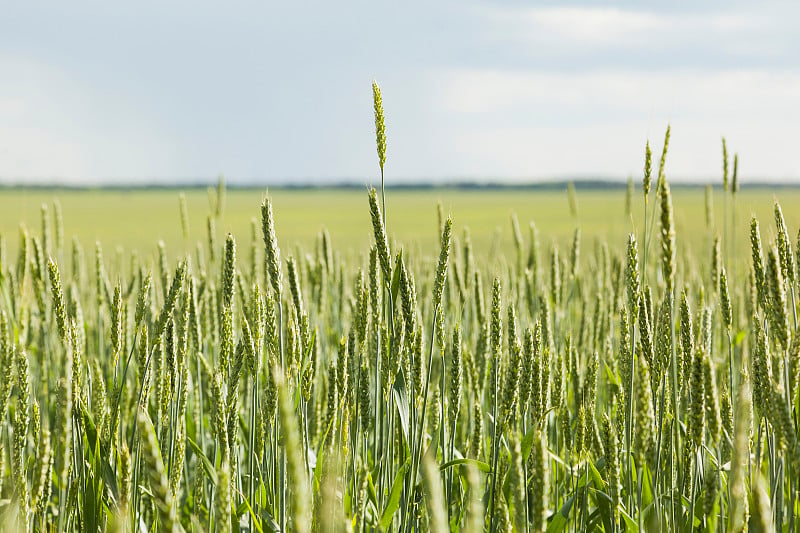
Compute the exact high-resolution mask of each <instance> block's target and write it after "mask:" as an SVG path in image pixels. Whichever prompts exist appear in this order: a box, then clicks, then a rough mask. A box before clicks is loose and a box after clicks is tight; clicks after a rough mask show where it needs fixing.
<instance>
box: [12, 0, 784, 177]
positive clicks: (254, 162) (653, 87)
mask: <svg viewBox="0 0 800 533" xmlns="http://www.w3.org/2000/svg"><path fill="white" fill-rule="evenodd" d="M798 15H800V5H798V4H796V3H793V2H788V1H780V2H774V1H770V2H762V3H759V4H757V5H755V4H751V3H748V2H744V1H737V2H721V1H716V0H715V1H711V2H703V3H702V4H701V3H695V2H688V1H687V2H683V1H681V2H674V3H670V4H668V5H664V4H663V3H658V2H633V1H624V2H614V3H609V2H591V1H583V2H578V1H574V0H570V1H568V2H554V1H547V2H537V3H536V4H528V3H523V2H490V1H468V2H457V1H455V0H445V1H443V2H439V3H436V4H433V5H429V4H427V3H424V2H419V1H416V0H414V1H412V2H411V3H404V4H402V5H394V4H383V3H375V2H366V1H356V2H346V3H337V4H335V5H334V4H329V3H326V2H319V1H314V2H304V3H302V4H301V3H298V4H283V3H276V2H258V1H254V0H246V1H238V2H233V3H229V4H226V5H225V6H221V5H217V4H216V3H213V2H202V1H201V2H188V1H178V2H170V3H160V2H155V1H153V0H146V1H143V2H139V3H136V4H131V5H110V4H106V3H102V2H97V1H89V2H85V3H81V4H70V5H63V4H60V3H57V2H41V1H36V2H28V3H16V4H11V5H9V6H7V8H6V13H5V14H4V17H3V18H2V20H0V32H2V33H1V34H2V35H3V37H2V38H0V65H2V66H3V68H2V69H0V183H6V184H7V183H22V184H26V185H34V184H45V183H55V184H64V185H121V184H127V185H136V184H147V183H154V182H155V183H161V184H171V185H177V186H179V185H181V184H184V183H190V182H191V183H194V182H197V181H203V182H205V181H208V182H214V181H215V180H216V176H217V174H218V173H223V174H224V175H225V177H226V179H227V181H228V182H229V183H231V184H233V185H236V184H243V183H255V182H257V183H259V184H260V183H263V184H273V185H280V184H292V183H296V182H303V183H308V182H311V183H319V184H330V183H338V182H341V181H348V182H350V183H353V184H358V183H362V182H363V183H374V182H375V180H379V178H378V166H377V156H376V154H375V146H374V144H375V141H374V125H373V117H372V100H371V97H372V95H371V88H370V84H371V82H372V80H373V79H376V80H377V81H378V82H379V83H380V84H381V87H382V89H383V98H384V107H385V111H386V120H387V136H388V158H387V163H386V175H387V180H388V181H389V182H390V183H407V182H422V181H425V180H432V181H434V182H439V183H441V182H446V181H458V182H486V181H490V182H508V183H520V182H533V181H553V180H555V181H563V180H582V179H591V178H602V179H617V180H620V181H624V180H625V179H627V176H629V175H632V176H633V177H634V180H635V181H638V180H639V179H640V177H641V171H642V166H643V159H644V145H645V142H646V141H647V140H648V139H649V140H650V143H651V146H652V147H653V151H654V154H655V157H656V158H657V157H658V154H659V153H660V150H661V143H662V140H663V135H664V130H665V128H666V126H667V124H668V123H669V124H671V126H672V139H671V143H670V154H669V157H668V159H667V175H668V176H669V178H670V179H671V180H672V181H673V182H676V183H677V182H694V183H708V182H717V181H719V180H721V175H722V161H721V160H722V154H721V138H722V137H723V136H725V137H726V138H727V141H728V149H729V152H730V155H731V159H732V157H733V154H734V153H738V154H739V171H740V179H741V182H742V183H743V184H746V183H752V182H757V181H762V182H765V183H766V182H770V183H798V182H800V166H798V164H797V162H796V158H794V157H793V154H794V153H795V151H796V148H795V146H796V144H797V140H796V136H797V134H796V124H798V123H800V103H798V97H797V95H798V94H800V57H798V56H797V54H796V53H795V52H796V50H797V49H799V48H800V34H798V33H797V32H796V31H794V27H793V26H794V22H793V21H795V20H797V16H798Z"/></svg>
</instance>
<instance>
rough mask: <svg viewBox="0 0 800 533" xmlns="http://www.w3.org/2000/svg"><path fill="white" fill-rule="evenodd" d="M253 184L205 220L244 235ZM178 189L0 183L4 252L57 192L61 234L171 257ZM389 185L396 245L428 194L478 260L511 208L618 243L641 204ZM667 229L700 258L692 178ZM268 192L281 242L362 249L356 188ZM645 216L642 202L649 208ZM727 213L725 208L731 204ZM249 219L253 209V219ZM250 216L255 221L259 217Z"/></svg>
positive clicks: (750, 209)
mask: <svg viewBox="0 0 800 533" xmlns="http://www.w3.org/2000/svg"><path fill="white" fill-rule="evenodd" d="M640 189H641V183H637V184H636V192H635V193H634V198H633V200H634V201H635V202H637V201H638V200H640V198H641V190H640ZM265 190H266V189H264V190H260V189H228V190H227V191H226V194H225V196H226V200H225V209H224V213H223V216H222V217H221V219H218V220H216V222H215V224H216V226H217V227H216V230H217V232H218V234H219V235H220V236H222V235H225V234H226V233H228V232H231V233H233V235H234V236H236V237H237V239H240V240H241V239H249V237H250V236H251V234H252V228H251V223H252V219H253V218H254V217H255V218H256V219H257V218H258V212H257V210H258V206H259V205H260V203H261V200H262V198H263V196H264V194H265ZM181 192H182V191H181V189H179V188H175V189H167V190H164V189H149V190H148V189H129V190H113V189H111V190H108V189H106V190H103V189H100V190H82V189H78V190H64V189H61V190H47V189H44V190H42V189H33V190H24V189H22V190H21V189H5V190H2V191H0V235H3V236H5V237H6V241H7V246H8V249H9V252H10V253H12V254H14V253H16V249H17V248H16V245H17V234H18V232H19V226H20V224H25V225H26V226H27V227H28V228H30V229H32V230H34V229H36V228H38V227H39V226H40V225H41V206H42V205H43V204H45V205H50V207H49V208H50V210H51V211H52V209H53V208H52V205H51V204H52V202H53V200H58V201H59V202H60V204H61V209H62V213H63V217H64V221H65V222H64V223H65V226H66V229H65V232H66V238H67V239H68V240H69V239H71V238H72V237H73V236H75V237H77V238H78V240H79V241H80V243H81V244H82V245H83V247H85V248H87V249H90V248H91V247H92V246H93V245H94V242H95V241H99V242H100V243H101V244H102V245H103V247H104V248H105V249H106V251H107V252H108V253H112V252H114V251H115V250H116V249H117V248H118V247H121V248H122V249H123V250H124V252H125V254H126V255H127V254H128V253H130V252H131V251H134V250H135V251H136V252H138V253H139V254H140V255H141V256H143V257H146V256H148V255H152V254H153V253H154V252H155V248H156V243H157V242H158V241H159V240H163V241H164V243H165V244H166V248H167V250H168V252H169V254H170V255H171V256H173V257H177V255H178V254H183V253H185V252H186V251H191V250H192V249H193V248H194V247H195V244H196V242H197V241H201V242H203V241H205V240H206V238H207V219H208V216H209V194H208V192H207V191H206V190H205V189H197V188H193V189H192V188H190V189H186V190H185V191H183V194H184V195H185V197H186V205H187V208H188V215H189V220H188V222H189V239H188V240H186V239H184V236H183V232H182V227H181V219H180V209H179V194H181ZM387 194H388V200H387V202H388V205H389V208H388V210H389V213H388V216H387V224H388V225H389V226H390V235H389V237H390V239H392V240H394V241H396V242H397V243H399V244H402V245H403V246H409V247H412V248H414V249H418V250H419V251H421V252H423V253H424V254H425V255H428V256H435V255H436V254H437V253H438V249H439V245H440V240H441V235H439V234H438V233H439V222H438V205H439V204H441V205H442V208H443V210H444V212H445V213H449V214H450V215H452V217H453V224H454V229H455V235H456V236H457V237H462V236H463V228H469V231H470V235H471V238H472V243H473V246H474V248H475V252H476V256H477V257H478V258H480V259H481V260H484V259H486V260H488V259H489V258H490V257H495V258H496V257H497V254H494V253H490V252H493V251H499V252H502V253H504V254H510V253H512V252H513V248H514V240H513V236H512V227H511V215H512V213H516V215H517V218H518V220H519V224H520V226H521V229H522V230H523V231H524V232H525V233H527V228H528V225H529V223H530V222H533V223H535V224H536V226H537V228H538V229H539V231H540V232H541V235H542V238H543V239H545V240H544V243H545V244H548V243H549V242H550V241H552V240H556V241H559V242H561V243H562V244H564V243H568V241H569V240H570V239H571V238H572V234H573V232H574V230H575V228H576V227H578V226H580V227H581V231H582V235H583V237H584V239H585V242H586V243H589V244H592V243H593V242H595V241H597V240H598V239H599V240H605V241H607V242H609V244H611V243H614V242H616V243H618V244H619V243H624V241H625V239H626V237H627V234H628V233H630V232H632V231H634V229H636V228H643V227H644V225H643V216H644V211H643V209H642V205H640V204H641V202H640V201H638V202H637V203H635V204H634V205H633V206H632V207H633V209H632V215H633V216H632V217H631V216H628V215H627V214H626V212H625V191H624V189H619V188H615V189H611V190H599V189H588V190H584V189H580V188H579V189H578V190H577V199H578V205H577V207H578V213H577V215H578V216H577V217H575V216H573V215H572V213H571V211H570V207H569V201H568V196H567V194H566V189H565V188H564V187H561V188H560V189H559V190H551V189H525V188H520V189H512V190H503V189H487V190H464V189H452V188H450V189H448V188H441V189H439V188H434V189H416V190H407V189H397V190H393V189H390V190H389V192H388V193H387ZM672 194H673V198H674V202H673V204H674V206H675V224H676V231H677V232H678V233H679V234H680V235H681V237H682V238H681V239H680V240H679V242H678V246H679V247H681V248H682V247H684V246H685V247H688V249H689V251H690V253H691V254H692V255H694V256H696V257H698V258H705V256H704V255H703V254H706V255H707V253H709V252H708V246H710V244H709V242H710V241H709V239H710V238H711V237H712V236H713V235H714V234H715V232H716V233H721V231H722V228H721V227H720V221H716V223H712V225H711V226H710V227H709V226H708V225H707V223H706V219H705V216H706V215H705V194H704V190H703V188H702V187H696V186H695V187H680V186H676V187H674V188H673V190H672ZM270 196H271V197H272V198H273V203H274V205H275V207H276V213H275V224H276V230H277V231H278V233H279V235H281V237H282V240H283V241H284V242H285V243H286V244H285V245H284V246H286V247H288V248H289V249H293V248H295V247H298V246H299V247H301V248H303V249H305V250H308V249H309V248H311V247H313V245H314V242H315V240H316V239H317V238H318V236H319V232H320V231H321V230H322V229H323V228H325V229H327V231H328V232H329V234H330V236H331V239H332V241H333V243H334V245H335V246H336V248H337V250H339V251H340V252H341V253H343V254H345V255H347V256H349V257H351V258H352V257H357V256H358V255H359V254H364V253H365V251H366V250H368V247H369V244H370V242H371V240H372V239H373V236H372V230H371V226H370V224H371V222H370V219H369V211H368V210H367V209H365V197H366V186H365V187H364V189H363V190H362V189H357V188H356V189H351V188H347V189H336V188H324V187H321V188H309V189H281V188H273V189H271V190H270ZM712 196H713V197H714V199H715V210H716V216H717V218H719V219H721V218H722V216H723V213H722V211H723V204H722V200H723V198H724V196H723V191H722V190H721V188H720V187H719V186H717V188H716V189H715V190H714V191H713V193H712ZM776 197H778V198H780V199H781V200H782V201H783V203H784V204H785V205H786V206H797V205H800V190H798V189H796V188H792V187H781V188H778V189H776V190H770V189H768V188H747V189H743V190H741V191H740V192H739V193H738V195H737V207H736V215H737V219H736V221H735V225H736V227H737V228H738V230H739V231H740V232H744V231H746V229H747V226H748V224H749V221H750V216H751V215H756V216H757V217H759V218H761V219H765V218H768V217H770V216H771V212H772V203H773V200H774V198H776ZM784 214H785V217H786V220H787V223H788V224H789V225H790V226H791V227H796V226H797V225H798V223H800V210H798V209H793V208H790V209H786V211H785V213H784ZM650 215H651V216H652V211H651V213H650ZM731 215H732V213H731ZM257 222H258V221H257ZM258 223H259V224H260V222H258Z"/></svg>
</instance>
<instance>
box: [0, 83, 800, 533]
mask: <svg viewBox="0 0 800 533" xmlns="http://www.w3.org/2000/svg"><path fill="white" fill-rule="evenodd" d="M374 97H375V98H374V110H375V123H376V141H377V152H378V162H379V165H378V169H379V171H380V178H378V177H376V178H375V188H372V187H369V188H366V189H365V190H362V191H348V192H341V193H331V192H330V191H327V192H326V191H322V192H320V191H316V192H315V191H306V190H300V191H281V190H277V191H268V192H267V193H266V194H264V195H263V196H261V194H260V193H255V192H253V191H233V190H231V191H226V189H225V186H224V182H223V181H222V180H220V183H219V186H218V187H216V188H211V189H209V191H208V192H206V191H202V192H199V191H189V193H187V194H185V195H184V194H181V195H177V193H175V194H172V193H170V194H167V193H164V192H160V193H158V196H157V198H159V200H158V201H156V200H155V198H156V196H155V193H152V192H147V191H145V192H138V193H133V192H131V193H119V192H102V191H100V192H97V191H96V192H92V193H77V192H69V191H67V192H63V194H62V193H59V198H58V200H56V201H55V202H52V201H51V198H52V193H51V192H48V191H45V192H42V191H39V192H33V193H31V192H25V191H23V192H20V191H14V190H11V191H3V192H2V195H3V198H4V200H3V201H4V202H8V203H9V205H14V206H16V207H14V209H16V211H14V210H13V209H9V210H6V212H5V214H4V215H3V217H4V218H3V219H2V226H0V228H2V235H3V236H4V239H3V240H2V242H0V245H1V246H0V295H1V297H0V359H1V363H2V364H0V369H1V371H2V373H3V379H2V380H0V416H2V419H3V425H2V431H1V432H0V477H1V478H2V499H0V528H2V530H3V531H21V532H29V531H56V532H62V531H120V532H134V531H135V532H145V531H153V532H155V531H181V530H185V531H220V532H229V531H258V532H266V531H294V532H300V533H304V532H308V531H314V532H339V531H356V532H362V531H387V532H402V533H411V532H418V531H433V532H445V531H449V532H456V531H463V532H467V533H472V532H480V531H489V532H491V533H495V532H507V531H513V532H518V533H522V532H524V533H532V532H542V531H548V532H559V531H605V532H616V531H640V530H641V531H698V530H699V531H709V532H714V531H728V532H739V531H746V530H751V531H787V530H788V531H794V529H795V527H796V519H797V515H798V510H799V507H800V502H798V501H797V500H798V498H797V496H798V489H800V477H798V476H800V448H798V436H797V435H798V433H797V429H798V428H797V426H798V422H797V413H798V410H800V397H799V396H800V395H799V394H798V390H799V388H798V378H800V338H799V336H798V328H797V311H798V302H797V296H796V292H797V291H798V290H800V279H799V278H798V276H800V233H797V230H798V226H799V225H800V220H799V219H798V214H797V212H796V205H797V195H798V193H797V191H795V190H792V189H787V190H784V191H780V192H779V193H778V195H777V197H775V196H773V194H772V193H770V192H768V191H763V190H742V191H740V190H739V183H738V179H739V177H738V173H737V161H738V160H737V158H736V157H732V156H731V155H729V154H727V150H725V149H724V148H723V154H724V155H723V158H722V159H723V162H722V164H721V167H722V172H721V174H722V176H721V179H719V180H718V182H719V183H716V184H715V185H717V187H716V188H715V189H714V190H712V189H710V188H706V189H705V190H704V189H702V188H690V189H679V190H676V192H675V194H673V192H672V190H671V187H670V182H669V179H668V176H667V172H666V170H665V169H666V168H667V167H666V161H667V160H668V158H667V153H668V151H667V146H668V139H669V137H668V136H669V130H667V137H666V138H665V140H664V143H663V148H662V149H661V159H660V160H655V157H654V156H653V155H652V154H651V150H650V146H649V144H648V145H647V149H646V151H645V154H644V158H643V159H644V161H643V167H644V170H643V175H642V176H641V177H640V178H637V180H636V183H635V184H634V183H631V184H630V186H629V188H628V189H627V190H624V189H621V190H612V191H604V192H592V193H587V194H586V195H584V194H582V193H581V191H580V190H578V191H576V190H575V189H574V188H573V187H569V188H568V190H566V191H557V192H552V191H551V192H545V193H536V192H528V193H525V194H522V195H521V196H520V195H519V194H516V193H508V192H499V193H498V192H488V193H487V192H481V193H468V192H463V191H455V190H448V189H442V190H434V191H433V192H432V193H426V195H425V196H419V195H418V196H414V193H413V192H408V191H395V190H392V189H388V190H387V189H386V188H385V187H384V185H385V181H387V180H391V177H390V176H387V177H386V178H384V169H385V168H386V169H387V170H388V169H389V168H390V167H386V161H387V159H386V135H385V128H384V119H383V107H382V100H381V95H380V89H379V88H378V87H377V85H375V86H374ZM723 147H724V144H723ZM657 155H658V154H656V157H657ZM81 194H88V195H94V196H88V197H87V196H83V197H81ZM126 194H130V195H132V196H125V195H126ZM45 195H48V197H47V198H43V196H45ZM104 195H105V196H104ZM115 195H120V197H121V200H120V202H121V203H127V204H130V205H131V206H132V208H135V209H144V208H146V209H148V210H150V211H151V214H150V215H146V216H143V218H142V221H141V223H140V224H136V225H134V229H131V227H130V224H128V225H126V224H124V223H121V222H120V221H119V220H113V217H114V214H113V213H114V212H116V214H117V216H118V217H120V218H122V220H125V217H123V216H121V215H120V214H119V213H120V212H119V211H116V210H114V209H113V207H109V205H108V202H109V201H113V197H114V196H115ZM148 195H150V196H148ZM481 195H484V196H481ZM492 195H496V196H495V197H493V196H492ZM502 195H506V196H502ZM537 195H538V196H537ZM20 198H22V200H23V201H20ZM87 198H88V199H87ZM420 198H424V199H425V200H427V201H426V202H421V201H420ZM492 198H494V199H493V201H487V199H488V200H492ZM90 199H91V201H90ZM98 199H99V200H98ZM103 199H105V200H106V202H105V206H104V207H103V209H105V210H106V211H103V213H105V215H104V216H105V217H106V221H107V222H106V224H105V225H100V224H98V222H97V218H96V217H93V216H89V215H88V214H87V213H86V212H84V213H83V214H82V215H80V214H79V211H80V206H81V203H83V205H85V206H87V209H89V207H88V206H98V205H102V204H103V202H102V201H100V200H103ZM109 199H112V200H109ZM132 199H133V200H132ZM159 202H161V203H159ZM514 202H518V203H514ZM536 202H539V203H538V204H537V203H536ZM781 202H783V205H784V206H792V209H791V210H787V213H786V214H787V217H784V213H783V210H782V208H781ZM143 204H144V205H145V207H142V205H143ZM30 205H33V207H30ZM315 206H316V207H315ZM351 206H352V207H351ZM415 209H416V211H415ZM282 210H283V211H282ZM337 212H344V213H348V216H352V218H347V217H345V218H344V219H334V218H335V217H336V213H337ZM462 212H463V219H460V218H459V217H460V216H461V213H462ZM140 216H142V215H140ZM325 216H330V217H331V218H332V219H334V220H332V221H331V223H330V226H331V228H332V229H331V230H330V231H329V230H328V229H325V228H326V227H327V226H328V224H326V222H325V220H324V217H325ZM82 217H83V218H82ZM309 217H311V220H310V221H309ZM314 217H317V218H314ZM72 219H75V221H76V228H77V229H76V230H73V229H71V228H70V221H71V220H72ZM337 220H338V221H337ZM21 221H24V222H25V224H23V225H19V222H21ZM33 228H36V229H33ZM73 231H76V233H73ZM126 232H127V233H126ZM67 235H76V237H75V238H74V239H71V240H70V241H69V242H67V240H66V239H67V237H66V236H67ZM95 239H97V241H96V243H95ZM88 243H91V244H88ZM134 250H135V252H134Z"/></svg>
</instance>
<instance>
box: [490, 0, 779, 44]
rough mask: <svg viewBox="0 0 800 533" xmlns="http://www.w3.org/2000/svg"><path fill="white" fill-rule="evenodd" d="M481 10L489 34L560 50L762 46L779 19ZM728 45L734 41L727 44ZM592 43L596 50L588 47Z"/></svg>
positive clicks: (733, 14) (738, 14)
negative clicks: (736, 43) (740, 43)
mask: <svg viewBox="0 0 800 533" xmlns="http://www.w3.org/2000/svg"><path fill="white" fill-rule="evenodd" d="M477 12H478V13H480V15H481V17H482V18H483V19H484V20H486V21H487V22H488V26H487V28H488V30H487V32H488V34H489V35H490V36H491V37H492V38H493V39H496V40H500V41H513V42H516V43H518V44H521V45H523V46H525V47H527V48H528V51H529V52H532V53H541V52H545V53H547V52H550V53H553V54H558V53H561V52H564V51H565V50H569V49H581V50H583V51H586V52H597V51H598V50H599V49H625V50H629V51H635V50H634V49H635V48H645V49H653V50H659V51H663V52H669V51H674V50H676V49H679V48H681V49H685V48H687V47H693V46H698V45H708V44H711V45H714V44H716V43H715V41H716V42H717V43H718V42H719V41H727V40H728V39H734V38H735V39H736V41H739V42H741V41H742V40H746V41H747V44H748V47H749V48H751V49H752V48H753V47H754V46H755V47H762V46H764V45H765V43H763V42H760V41H761V40H762V39H759V38H766V37H768V36H769V33H770V29H771V26H772V25H774V23H778V22H779V21H776V20H775V19H774V18H770V17H768V16H766V15H765V14H764V13H762V12H744V11H736V10H733V9H731V10H727V11H725V12H674V13H670V12H657V11H646V10H640V9H623V8H618V7H586V6H569V5H566V6H559V7H527V6H491V7H488V6H481V7H479V8H477ZM729 46H730V43H729ZM586 47H592V49H588V50H587V49H586Z"/></svg>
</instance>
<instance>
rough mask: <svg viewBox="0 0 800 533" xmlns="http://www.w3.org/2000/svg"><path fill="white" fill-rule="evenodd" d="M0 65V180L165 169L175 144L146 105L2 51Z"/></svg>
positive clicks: (94, 177) (74, 178) (85, 178)
mask: <svg viewBox="0 0 800 533" xmlns="http://www.w3.org/2000/svg"><path fill="white" fill-rule="evenodd" d="M0 63H2V64H3V69H2V71H0V179H4V180H6V181H14V182H17V181H23V182H30V183H33V182H52V181H54V180H61V179H64V180H66V181H68V182H71V183H90V182H95V181H98V180H105V179H108V178H111V179H113V178H115V177H124V178H134V179H135V178H137V177H147V176H150V175H151V174H150V171H151V169H152V168H159V169H167V172H169V168H170V166H172V165H173V161H172V159H173V155H172V153H171V152H172V151H173V150H175V149H176V148H177V147H176V146H175V143H172V142H170V140H169V138H168V137H166V136H165V135H164V133H163V130H162V128H160V127H159V123H158V119H154V118H153V117H152V116H150V114H149V113H148V111H147V109H142V108H141V107H140V106H136V105H135V104H133V103H131V102H125V101H123V100H120V99H119V98H118V96H117V95H114V94H108V93H105V92H103V91H99V90H97V89H96V88H95V87H93V86H92V85H89V84H86V83H85V82H82V81H79V80H77V79H76V78H74V77H73V76H71V75H69V73H67V72H64V71H63V70H62V69H60V68H58V67H55V66H52V65H48V64H46V63H42V62H37V61H35V60H31V59H28V58H25V57H14V56H3V55H0ZM151 165H152V166H151Z"/></svg>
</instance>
